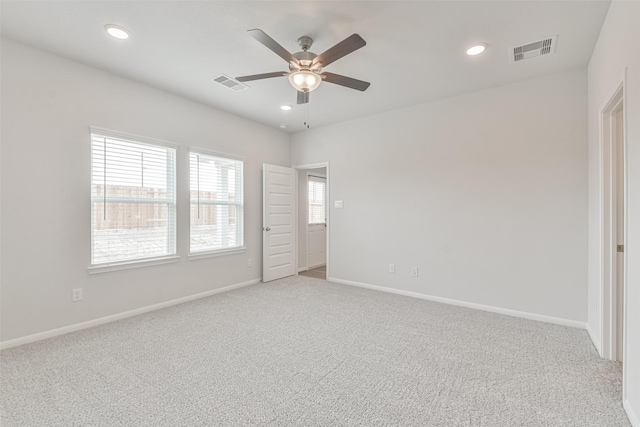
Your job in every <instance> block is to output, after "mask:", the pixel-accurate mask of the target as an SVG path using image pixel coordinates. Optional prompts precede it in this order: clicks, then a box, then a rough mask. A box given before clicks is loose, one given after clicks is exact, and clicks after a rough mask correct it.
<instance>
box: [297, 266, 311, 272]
mask: <svg viewBox="0 0 640 427" xmlns="http://www.w3.org/2000/svg"><path fill="white" fill-rule="evenodd" d="M303 271H309V268H308V267H301V268H299V269H298V273H300V272H303Z"/></svg>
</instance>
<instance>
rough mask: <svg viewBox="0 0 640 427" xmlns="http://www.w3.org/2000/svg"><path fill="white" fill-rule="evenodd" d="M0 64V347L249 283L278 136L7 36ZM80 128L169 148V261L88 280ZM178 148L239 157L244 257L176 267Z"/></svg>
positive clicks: (254, 274)
mask: <svg viewBox="0 0 640 427" xmlns="http://www.w3.org/2000/svg"><path fill="white" fill-rule="evenodd" d="M1 59H2V70H1V71H2V74H1V77H2V101H1V102H2V135H1V136H2V319H1V320H2V322H1V323H2V330H1V339H2V341H3V342H6V341H8V340H12V339H16V338H21V337H25V336H28V335H32V334H36V333H40V332H44V331H48V330H51V329H55V328H60V327H65V326H69V325H73V324H77V323H81V322H86V321H90V320H94V319H97V318H100V317H104V316H110V315H115V314H118V313H121V312H125V311H128V310H134V309H138V308H141V307H146V306H150V305H153V304H158V303H162V302H165V301H168V300H172V299H176V298H182V297H186V296H190V295H194V294H197V293H201V292H207V291H211V290H214V289H217V288H222V287H225V286H229V285H234V284H238V283H244V282H248V281H252V280H257V279H259V278H260V277H261V275H262V268H261V260H262V231H261V230H262V182H261V176H262V175H261V168H262V163H271V164H277V165H283V166H288V165H289V164H290V160H289V155H290V143H289V135H288V134H286V133H284V132H281V131H279V130H275V129H272V128H269V127H266V126H263V125H260V124H257V123H254V122H251V121H249V120H246V119H242V118H239V117H236V116H233V115H230V114H227V113H223V112H221V111H219V110H215V109H213V108H210V107H206V106H204V105H201V104H198V103H195V102H192V101H188V100H185V99H184V98H180V97H177V96H174V95H171V94H169V93H166V92H162V91H159V90H157V89H153V88H151V87H149V86H145V85H143V84H140V83H136V82H133V81H131V80H127V79H125V78H122V77H119V76H116V75H114V74H110V73H107V72H104V71H100V70H97V69H94V68H91V67H88V66H85V65H82V64H79V63H77V62H73V61H70V60H67V59H64V58H62V57H60V56H56V55H52V54H49V53H45V52H43V51H39V50H36V49H33V48H29V47H26V46H24V45H20V44H17V43H14V42H11V41H8V40H2V58H1ZM91 125H92V126H98V127H101V128H107V129H112V130H116V131H119V132H125V133H128V134H134V135H142V136H146V137H149V138H156V139H161V140H166V141H170V142H174V143H177V144H179V148H178V153H177V171H178V172H177V180H178V206H177V218H178V224H177V230H178V235H177V237H178V241H177V244H178V254H179V255H181V256H182V257H181V259H180V260H179V262H177V263H172V264H166V265H158V266H151V267H145V268H138V269H133V270H123V271H115V272H109V273H103V274H95V275H89V274H88V272H87V266H88V265H89V264H90V248H91V240H90V221H91V215H90V203H89V198H90V137H89V126H91ZM190 146H194V147H198V148H202V149H207V150H211V151H215V152H220V153H227V154H232V155H236V156H242V157H244V161H245V165H244V171H245V172H244V178H245V246H246V247H247V250H246V252H245V253H241V254H235V255H227V256H223V257H217V258H206V259H199V260H188V259H187V254H188V253H189V193H188V191H189V158H188V155H189V147H190ZM33 194H38V197H32V195H33ZM249 258H251V259H252V261H253V265H252V267H248V266H247V265H248V259H249ZM73 288H83V289H84V300H83V301H81V302H76V303H73V302H71V290H72V289H73Z"/></svg>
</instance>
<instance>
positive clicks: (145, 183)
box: [91, 133, 176, 265]
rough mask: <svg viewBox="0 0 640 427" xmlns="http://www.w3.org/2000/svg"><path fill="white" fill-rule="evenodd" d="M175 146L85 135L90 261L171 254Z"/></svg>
mask: <svg viewBox="0 0 640 427" xmlns="http://www.w3.org/2000/svg"><path fill="white" fill-rule="evenodd" d="M175 156H176V150H175V149H174V148H169V147H165V146H161V145H153V144H149V143H143V142H138V141H134V140H128V139H123V138H120V137H114V136H110V135H106V134H98V133H92V134H91V263H92V264H93V265H99V264H109V263H114V262H123V261H133V260H142V259H148V258H155V257H160V256H167V255H174V254H175V253H176V221H175V218H176V203H175V200H176V194H175V179H176V177H175V175H176V174H175V163H176V162H175Z"/></svg>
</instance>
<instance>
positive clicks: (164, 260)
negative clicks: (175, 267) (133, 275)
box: [87, 255, 180, 274]
mask: <svg viewBox="0 0 640 427" xmlns="http://www.w3.org/2000/svg"><path fill="white" fill-rule="evenodd" d="M178 261H180V256H179V255H170V256H163V257H159V258H146V259H140V260H135V261H122V262H113V263H108V264H98V265H90V266H88V267H87V272H88V273H89V274H99V273H108V272H110V271H118V270H129V269H131V268H142V267H149V266H151V265H160V264H171V263H174V262H178Z"/></svg>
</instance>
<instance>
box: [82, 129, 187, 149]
mask: <svg viewBox="0 0 640 427" xmlns="http://www.w3.org/2000/svg"><path fill="white" fill-rule="evenodd" d="M89 132H90V133H91V134H94V133H95V134H98V135H100V136H106V137H111V138H115V139H124V140H127V141H131V142H140V143H142V144H152V145H160V146H162V147H166V148H173V149H174V150H177V149H178V147H179V146H180V145H179V144H176V143H175V142H169V141H164V140H162V139H156V138H150V137H148V136H142V135H136V134H133V133H125V132H119V131H117V130H111V129H105V128H101V127H97V126H89Z"/></svg>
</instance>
